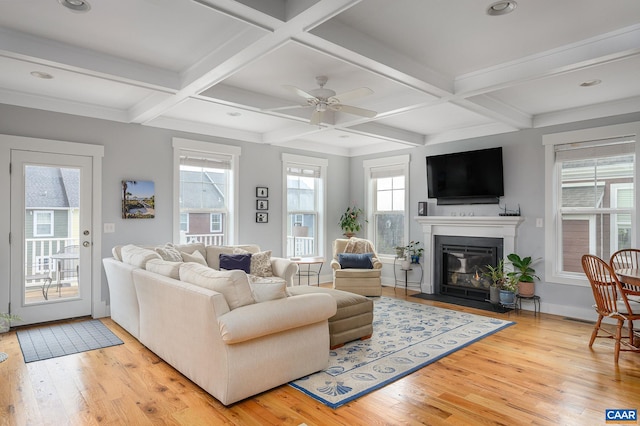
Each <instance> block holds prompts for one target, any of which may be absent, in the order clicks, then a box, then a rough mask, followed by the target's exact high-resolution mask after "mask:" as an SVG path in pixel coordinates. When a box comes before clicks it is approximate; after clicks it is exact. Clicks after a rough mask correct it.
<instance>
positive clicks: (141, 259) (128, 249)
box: [120, 244, 162, 269]
mask: <svg viewBox="0 0 640 426" xmlns="http://www.w3.org/2000/svg"><path fill="white" fill-rule="evenodd" d="M120 252H121V255H122V261H123V262H124V263H128V264H129V265H132V266H136V267H138V268H142V269H144V268H145V266H146V265H147V262H148V261H150V260H151V259H162V258H161V257H160V255H159V254H158V253H156V252H155V251H154V250H151V249H147V248H142V247H138V246H136V245H133V244H127V245H126V246H123V247H122V249H121V250H120Z"/></svg>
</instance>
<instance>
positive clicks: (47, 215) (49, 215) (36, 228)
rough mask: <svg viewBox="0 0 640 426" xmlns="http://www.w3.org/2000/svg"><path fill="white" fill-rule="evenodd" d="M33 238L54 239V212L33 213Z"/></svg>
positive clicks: (39, 211)
mask: <svg viewBox="0 0 640 426" xmlns="http://www.w3.org/2000/svg"><path fill="white" fill-rule="evenodd" d="M33 236H34V237H53V212H52V211H50V210H48V211H44V210H35V211H34V212H33Z"/></svg>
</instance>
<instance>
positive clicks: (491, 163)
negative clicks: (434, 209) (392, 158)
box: [427, 147, 504, 204]
mask: <svg viewBox="0 0 640 426" xmlns="http://www.w3.org/2000/svg"><path fill="white" fill-rule="evenodd" d="M427 190H428V195H429V198H437V200H438V204H497V203H498V202H499V197H501V196H503V195H504V181H503V175H502V147H498V148H489V149H481V150H476V151H466V152H457V153H454V154H443V155H432V156H428V157H427Z"/></svg>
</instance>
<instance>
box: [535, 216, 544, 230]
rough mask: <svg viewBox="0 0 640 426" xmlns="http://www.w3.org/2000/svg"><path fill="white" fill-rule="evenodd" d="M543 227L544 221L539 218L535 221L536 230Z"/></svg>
mask: <svg viewBox="0 0 640 426" xmlns="http://www.w3.org/2000/svg"><path fill="white" fill-rule="evenodd" d="M543 226H544V221H543V220H542V218H541V217H539V218H537V219H536V228H542V227H543Z"/></svg>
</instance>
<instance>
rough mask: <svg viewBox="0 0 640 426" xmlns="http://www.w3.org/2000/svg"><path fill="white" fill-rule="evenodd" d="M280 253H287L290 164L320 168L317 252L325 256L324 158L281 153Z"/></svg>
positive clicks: (325, 182) (325, 184)
mask: <svg viewBox="0 0 640 426" xmlns="http://www.w3.org/2000/svg"><path fill="white" fill-rule="evenodd" d="M281 158H282V194H283V197H282V229H283V230H284V232H282V252H283V253H286V252H287V232H286V230H287V221H288V216H289V211H288V206H287V198H288V197H287V167H288V166H289V165H290V164H301V165H308V166H314V167H319V168H320V177H319V178H317V179H318V191H319V192H320V195H319V196H318V200H317V201H318V206H317V212H318V213H317V224H318V229H317V239H318V240H317V242H316V244H317V250H318V253H317V255H318V256H321V257H322V256H325V246H326V232H327V231H326V230H327V212H326V210H327V168H328V166H329V160H328V159H326V158H319V157H309V156H306V155H296V154H287V153H282V157H281Z"/></svg>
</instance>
